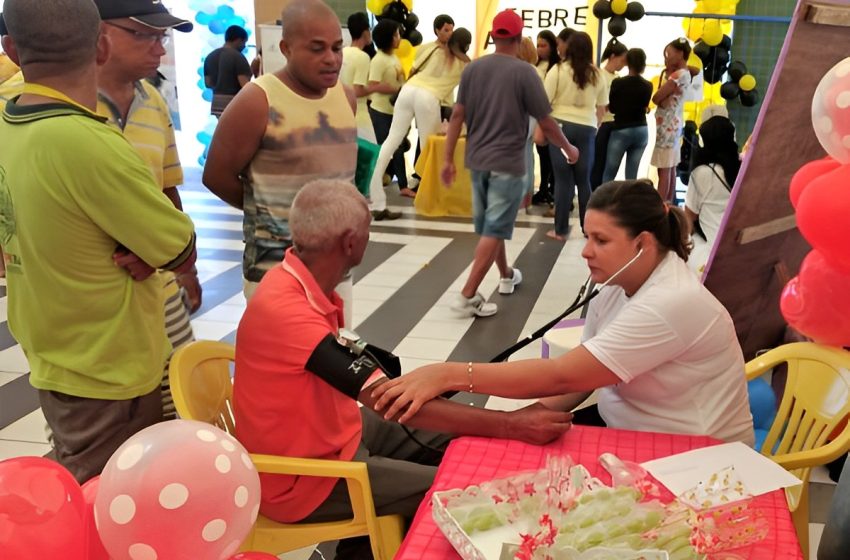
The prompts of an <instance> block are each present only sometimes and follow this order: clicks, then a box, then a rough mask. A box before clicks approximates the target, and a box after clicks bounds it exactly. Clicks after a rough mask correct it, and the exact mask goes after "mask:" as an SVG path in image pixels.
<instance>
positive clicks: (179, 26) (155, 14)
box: [94, 0, 194, 32]
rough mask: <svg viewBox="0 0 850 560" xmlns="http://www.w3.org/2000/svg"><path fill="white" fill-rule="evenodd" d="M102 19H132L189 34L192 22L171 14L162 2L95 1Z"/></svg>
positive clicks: (157, 0)
mask: <svg viewBox="0 0 850 560" xmlns="http://www.w3.org/2000/svg"><path fill="white" fill-rule="evenodd" d="M94 3H95V5H97V10H98V11H99V12H100V19H102V20H108V19H120V18H130V19H132V20H133V21H136V22H138V23H141V24H142V25H147V26H148V27H153V28H154V29H176V30H177V31H183V32H189V31H191V30H192V27H194V26H193V25H192V22H191V21H189V20H186V19H180V18H178V17H175V16H173V15H171V13H169V11H168V8H166V7H165V6H164V5H163V3H162V0H94Z"/></svg>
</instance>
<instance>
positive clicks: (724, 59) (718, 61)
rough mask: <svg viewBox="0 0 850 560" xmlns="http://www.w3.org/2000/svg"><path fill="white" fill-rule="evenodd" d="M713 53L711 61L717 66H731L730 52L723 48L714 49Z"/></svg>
mask: <svg viewBox="0 0 850 560" xmlns="http://www.w3.org/2000/svg"><path fill="white" fill-rule="evenodd" d="M712 51H713V52H712V53H711V60H712V61H714V65H715V66H724V67H725V66H728V65H729V58H730V55H729V51H728V50H727V49H724V48H722V47H719V46H718V47H714V48H713V49H712Z"/></svg>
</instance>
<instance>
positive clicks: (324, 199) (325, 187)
mask: <svg viewBox="0 0 850 560" xmlns="http://www.w3.org/2000/svg"><path fill="white" fill-rule="evenodd" d="M368 224H369V206H368V205H367V204H366V199H365V198H363V195H362V194H360V192H359V191H358V190H357V189H356V188H354V185H352V184H351V183H349V182H347V181H343V180H333V179H319V180H316V181H310V182H309V183H307V184H306V185H304V187H302V189H301V190H300V191H298V194H297V195H295V199H294V200H293V201H292V208H291V209H290V211H289V230H290V232H291V233H292V242H293V243H294V244H295V246H296V247H298V248H300V249H302V250H303V249H307V250H313V251H325V250H327V249H329V248H330V247H331V246H332V245H333V243H334V242H336V241H337V240H338V239H339V238H340V237H341V236H342V235H344V234H345V233H346V232H349V231H358V230H360V229H366V228H368Z"/></svg>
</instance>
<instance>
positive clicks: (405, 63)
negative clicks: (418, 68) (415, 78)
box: [399, 52, 416, 76]
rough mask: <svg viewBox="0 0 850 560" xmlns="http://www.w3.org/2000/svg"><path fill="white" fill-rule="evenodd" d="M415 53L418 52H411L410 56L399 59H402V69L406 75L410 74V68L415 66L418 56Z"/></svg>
mask: <svg viewBox="0 0 850 560" xmlns="http://www.w3.org/2000/svg"><path fill="white" fill-rule="evenodd" d="M415 55H416V53H415V52H412V53H410V56H406V57H404V58H401V59H399V60H401V69H402V70H403V71H404V75H405V76H409V75H410V69H411V68H413V61H414V59H415V58H416V56H415Z"/></svg>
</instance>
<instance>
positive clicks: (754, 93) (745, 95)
mask: <svg viewBox="0 0 850 560" xmlns="http://www.w3.org/2000/svg"><path fill="white" fill-rule="evenodd" d="M758 102H759V92H758V90H757V89H751V90H750V91H741V105H743V106H744V107H752V106H754V105H755V104H756V103H758Z"/></svg>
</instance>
